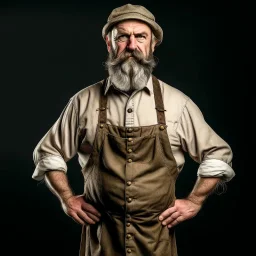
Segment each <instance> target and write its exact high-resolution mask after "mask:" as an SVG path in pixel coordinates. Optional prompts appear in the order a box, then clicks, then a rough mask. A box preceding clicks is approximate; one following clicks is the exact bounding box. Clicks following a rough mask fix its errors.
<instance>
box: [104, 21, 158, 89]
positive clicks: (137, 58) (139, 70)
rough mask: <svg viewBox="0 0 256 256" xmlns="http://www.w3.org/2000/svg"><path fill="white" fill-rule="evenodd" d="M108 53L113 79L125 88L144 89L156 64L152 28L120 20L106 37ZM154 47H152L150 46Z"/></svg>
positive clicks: (108, 62) (117, 84) (120, 86)
mask: <svg viewBox="0 0 256 256" xmlns="http://www.w3.org/2000/svg"><path fill="white" fill-rule="evenodd" d="M106 42H107V48H108V51H109V56H108V59H107V61H106V63H105V64H106V67H107V69H108V72H109V75H110V76H111V81H112V83H113V84H114V85H115V86H116V87H117V88H118V89H120V90H122V91H126V92H128V91H130V92H131V91H133V90H139V89H142V88H143V87H144V86H146V84H147V81H148V79H149V77H150V75H151V73H152V70H153V68H154V67H155V65H156V62H155V59H154V56H153V49H154V46H155V43H156V42H152V32H151V29H150V28H149V26H147V25H146V24H145V23H143V22H140V21H135V20H129V21H124V22H121V23H119V24H118V25H117V26H116V27H114V28H113V29H112V30H111V31H110V32H109V34H108V36H107V37H106ZM151 47H152V48H151Z"/></svg>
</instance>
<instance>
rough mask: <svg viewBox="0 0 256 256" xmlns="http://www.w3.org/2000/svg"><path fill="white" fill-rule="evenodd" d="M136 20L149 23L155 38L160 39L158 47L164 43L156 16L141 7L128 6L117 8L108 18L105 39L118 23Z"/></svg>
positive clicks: (103, 32) (104, 33) (104, 32)
mask: <svg viewBox="0 0 256 256" xmlns="http://www.w3.org/2000/svg"><path fill="white" fill-rule="evenodd" d="M130 19H136V20H141V21H144V22H145V23H147V24H148V25H149V26H150V27H151V29H152V32H153V33H154V35H155V37H156V38H157V39H158V43H157V45H159V44H160V43H161V42H162V41H163V30H162V28H161V27H160V26H159V25H158V24H157V23H156V22H155V16H154V15H153V14H152V13H151V12H150V11H149V10H147V9H146V8H145V7H143V6H141V5H132V4H126V5H123V6H121V7H118V8H115V9H114V10H113V11H112V12H111V14H110V15H109V17H108V20H107V24H106V25H105V26H104V27H103V29H102V36H103V38H104V40H105V37H106V35H107V33H108V32H109V30H110V29H111V28H112V27H113V25H115V24H116V23H118V22H120V21H124V20H130Z"/></svg>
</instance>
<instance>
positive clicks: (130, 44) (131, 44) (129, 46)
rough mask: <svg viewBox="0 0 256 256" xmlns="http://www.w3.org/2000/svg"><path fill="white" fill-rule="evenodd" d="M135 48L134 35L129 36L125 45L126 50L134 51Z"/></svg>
mask: <svg viewBox="0 0 256 256" xmlns="http://www.w3.org/2000/svg"><path fill="white" fill-rule="evenodd" d="M136 47H137V41H136V38H135V36H134V35H131V36H130V38H129V41H128V43H127V49H128V50H131V51H134V50H135V49H136Z"/></svg>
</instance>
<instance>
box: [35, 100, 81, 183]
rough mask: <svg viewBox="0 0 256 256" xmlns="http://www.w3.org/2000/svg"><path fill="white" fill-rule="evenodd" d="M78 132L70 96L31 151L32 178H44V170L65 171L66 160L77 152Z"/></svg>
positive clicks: (75, 112)
mask: <svg viewBox="0 0 256 256" xmlns="http://www.w3.org/2000/svg"><path fill="white" fill-rule="evenodd" d="M78 133H79V124H78V115H77V111H76V108H75V106H74V103H73V98H71V99H70V100H69V102H68V104H67V105H66V106H65V108H64V110H63V111H62V113H61V115H60V117H59V118H58V119H57V121H56V122H55V123H54V125H53V126H52V127H51V128H50V129H49V131H48V132H47V133H46V134H45V135H44V137H43V138H42V139H41V140H40V141H39V143H38V144H37V146H36V147H35V149H34V151H33V161H34V164H35V166H36V167H35V170H34V172H33V175H32V178H33V179H35V180H38V181H40V180H42V179H44V175H45V172H47V171H50V170H59V171H63V172H67V165H66V162H67V161H68V160H70V159H71V158H72V157H73V156H74V155H75V154H76V153H77V145H78Z"/></svg>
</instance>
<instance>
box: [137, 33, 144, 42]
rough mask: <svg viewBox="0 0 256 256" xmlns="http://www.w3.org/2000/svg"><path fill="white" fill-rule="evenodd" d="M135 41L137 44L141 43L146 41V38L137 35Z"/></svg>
mask: <svg viewBox="0 0 256 256" xmlns="http://www.w3.org/2000/svg"><path fill="white" fill-rule="evenodd" d="M136 39H137V41H138V42H140V43H142V42H144V41H145V40H146V36H145V35H143V34H138V35H136Z"/></svg>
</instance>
